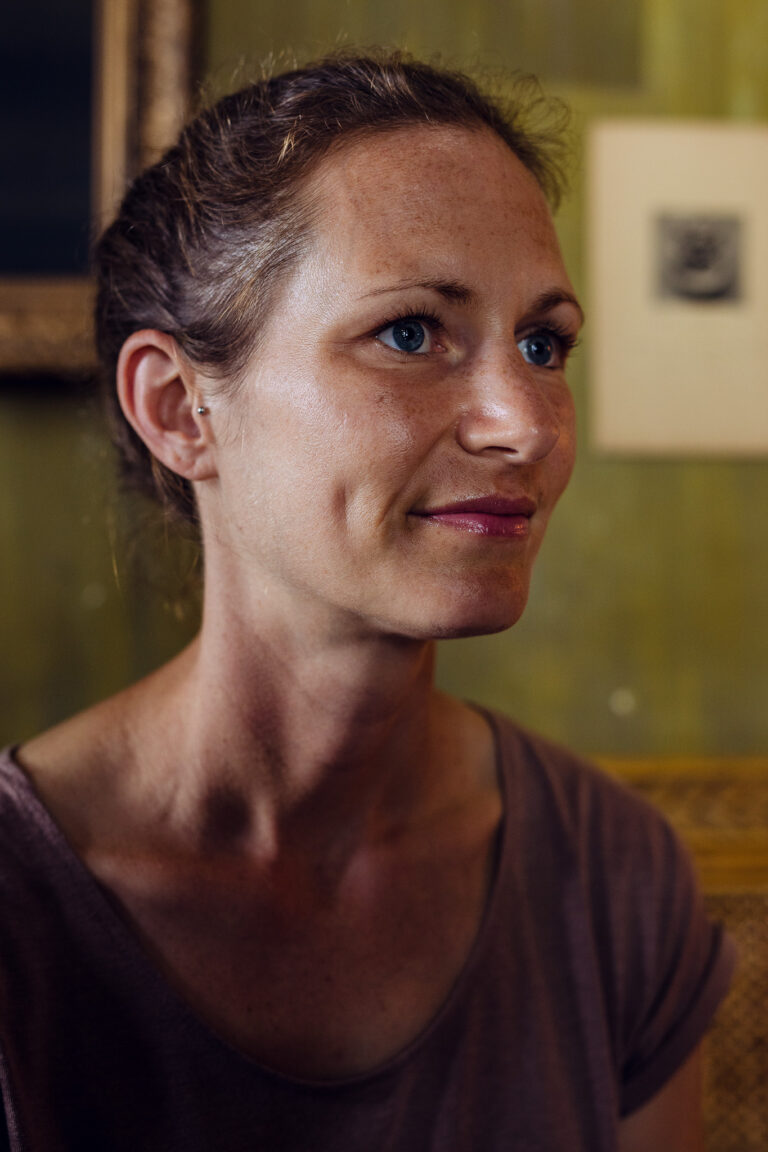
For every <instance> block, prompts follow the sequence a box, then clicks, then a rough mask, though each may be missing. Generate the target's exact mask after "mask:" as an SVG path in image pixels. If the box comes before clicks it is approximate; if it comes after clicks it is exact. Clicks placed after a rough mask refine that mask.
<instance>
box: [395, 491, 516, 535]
mask: <svg viewBox="0 0 768 1152" xmlns="http://www.w3.org/2000/svg"><path fill="white" fill-rule="evenodd" d="M535 511H536V504H535V502H534V501H533V500H531V498H530V497H529V496H518V497H516V498H514V499H512V498H510V497H507V496H497V495H494V496H477V497H474V498H473V499H471V500H460V501H457V502H456V503H455V504H441V505H439V506H437V507H434V508H419V509H417V510H415V511H414V512H413V513H412V515H414V516H418V517H420V518H421V519H423V520H426V521H429V522H431V523H433V524H437V525H441V526H442V527H444V528H453V529H454V530H456V531H459V532H470V533H474V534H475V535H478V536H498V537H501V538H504V539H525V538H526V537H527V536H528V534H529V532H530V519H531V516H532V515H533V514H534V512H535Z"/></svg>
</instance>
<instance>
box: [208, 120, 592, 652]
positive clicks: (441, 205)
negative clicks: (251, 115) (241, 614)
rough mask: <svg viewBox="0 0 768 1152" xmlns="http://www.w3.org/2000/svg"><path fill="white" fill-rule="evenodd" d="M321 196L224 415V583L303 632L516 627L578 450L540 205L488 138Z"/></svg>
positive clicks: (217, 522) (567, 300)
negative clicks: (297, 259) (304, 625)
mask: <svg viewBox="0 0 768 1152" xmlns="http://www.w3.org/2000/svg"><path fill="white" fill-rule="evenodd" d="M309 190H310V194H311V196H312V197H314V198H315V199H316V202H317V203H318V205H319V216H318V219H317V224H316V227H315V229H314V231H313V234H312V237H311V241H310V244H309V247H308V249H307V251H306V254H305V256H304V257H303V259H302V261H301V263H300V264H299V265H298V267H297V268H296V270H295V271H294V273H293V274H292V275H291V277H290V279H289V281H288V282H287V284H286V285H285V287H284V289H283V291H282V293H281V294H280V295H279V296H278V299H277V300H276V303H275V305H274V307H273V310H272V313H271V316H270V318H269V320H268V322H267V325H266V328H265V330H264V333H263V336H262V338H261V340H260V342H259V347H258V350H257V351H256V353H255V354H254V356H253V358H252V361H251V363H250V365H249V367H248V370H247V373H246V377H245V380H244V383H243V386H242V387H241V388H240V389H239V390H238V391H237V392H236V393H235V394H234V396H233V397H232V398H231V399H228V400H226V401H217V402H216V407H215V409H214V410H213V415H212V421H213V424H212V427H213V429H214V432H215V435H216V438H217V445H216V452H217V468H218V477H217V478H216V479H215V480H213V481H212V482H209V483H206V484H202V485H200V486H199V489H200V491H199V497H200V505H201V516H202V520H203V530H204V535H205V542H206V552H207V568H208V570H209V574H211V575H213V577H214V579H216V578H217V576H220V577H221V579H222V581H223V582H224V583H223V584H222V587H224V586H225V587H226V588H227V594H228V595H230V596H232V595H239V596H242V597H245V600H246V601H247V602H250V603H251V604H252V605H253V607H254V608H258V610H259V611H262V612H263V611H264V608H265V606H267V605H271V606H272V607H273V608H274V609H275V610H277V611H283V612H290V613H291V616H292V617H293V618H294V619H295V620H297V621H300V620H301V619H302V615H301V614H302V613H304V614H305V615H304V617H303V618H304V619H305V620H307V621H308V620H309V619H311V616H306V613H314V614H315V615H317V614H318V613H319V614H320V615H319V617H318V618H319V619H320V618H321V619H323V620H325V621H330V620H333V621H335V622H336V623H337V624H338V625H339V626H340V627H342V628H349V627H350V626H351V627H352V628H353V629H354V630H359V629H360V628H362V629H363V630H364V631H366V632H369V631H370V630H374V631H378V632H380V631H382V630H383V631H385V632H389V633H397V634H401V635H405V636H410V637H419V638H427V637H439V636H457V635H468V634H473V633H482V632H492V631H497V630H499V629H502V628H505V627H508V626H509V625H510V624H513V623H514V622H515V620H517V618H518V617H519V615H520V613H521V612H522V610H523V608H524V606H525V601H526V598H527V595H528V585H529V579H530V574H531V567H532V564H533V561H534V558H535V556H536V553H537V551H538V548H539V545H540V543H541V540H542V537H543V535H544V530H545V528H546V525H547V521H548V520H549V516H550V513H551V512H552V509H553V507H554V505H555V503H556V501H557V499H558V497H559V496H560V494H561V493H562V491H563V489H564V488H565V485H566V483H567V481H568V478H569V476H570V473H571V469H572V465H573V454H574V412H573V403H572V399H571V395H570V392H569V390H568V387H567V385H566V382H565V375H564V367H565V360H566V357H567V353H568V350H569V348H570V346H571V345H572V343H573V341H574V340H575V337H576V333H577V331H578V328H579V324H580V320H581V315H580V310H579V308H578V306H577V305H576V303H575V301H574V300H573V290H572V288H571V285H570V282H569V280H568V276H567V274H566V272H565V269H564V267H563V263H562V258H561V255H560V251H559V247H558V243H557V239H556V236H555V232H554V229H553V226H552V222H551V219H550V214H549V211H548V208H547V205H546V203H545V201H544V198H543V196H542V193H541V191H540V189H539V187H538V185H537V184H536V182H535V180H534V179H533V177H532V176H531V175H530V173H529V172H528V171H527V170H526V169H525V168H524V167H523V165H522V164H521V163H520V161H519V160H518V159H517V158H516V157H515V156H514V155H513V154H512V153H511V152H510V151H509V149H508V148H507V147H506V146H505V145H504V144H503V143H502V142H501V141H500V140H499V139H497V138H496V137H495V136H494V135H493V134H492V133H490V132H488V131H484V130H478V131H468V130H465V129H460V128H451V127H435V128H431V127H427V126H424V127H421V126H418V127H408V128H404V129H399V130H396V131H393V132H389V133H384V134H380V135H375V136H371V137H369V138H366V139H364V140H363V141H362V142H357V143H355V144H353V145H351V146H349V147H347V148H346V149H344V150H342V151H340V152H339V153H337V154H335V155H333V156H331V157H330V158H328V159H327V160H326V161H325V162H324V163H323V164H322V165H321V167H320V168H319V170H318V171H317V173H316V174H315V176H314V177H313V179H312V181H311V184H310V189H309Z"/></svg>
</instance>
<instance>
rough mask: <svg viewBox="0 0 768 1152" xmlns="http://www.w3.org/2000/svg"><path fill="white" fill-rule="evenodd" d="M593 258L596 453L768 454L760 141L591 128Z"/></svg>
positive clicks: (767, 179) (724, 130)
mask: <svg viewBox="0 0 768 1152" xmlns="http://www.w3.org/2000/svg"><path fill="white" fill-rule="evenodd" d="M589 247H590V250H589V264H590V333H591V339H590V342H591V345H592V356H591V364H590V387H591V430H592V439H593V443H594V444H595V446H596V447H597V448H599V449H603V450H606V451H613V452H626V453H638V454H648V455H669V456H671V455H681V456H685V455H719V456H725V455H750V456H755V455H762V454H765V453H768V129H766V128H763V127H759V126H752V125H740V124H733V123H728V124H725V123H722V122H721V123H709V122H702V121H675V120H673V121H667V120H652V121H651V120H638V121H632V120H622V121H601V122H598V123H597V124H595V125H594V127H593V129H592V132H591V138H590V148H589Z"/></svg>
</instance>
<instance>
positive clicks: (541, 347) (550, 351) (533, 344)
mask: <svg viewBox="0 0 768 1152" xmlns="http://www.w3.org/2000/svg"><path fill="white" fill-rule="evenodd" d="M517 346H518V348H519V349H520V351H521V352H522V354H523V359H524V360H525V361H526V362H527V363H528V364H533V365H534V366H535V367H536V368H550V367H552V364H553V361H554V360H555V358H556V356H557V353H558V348H557V344H556V341H555V340H554V338H553V337H552V336H551V335H550V334H549V333H548V332H534V333H533V334H532V335H531V336H526V337H524V339H522V340H521V341H520V342H519V344H518V345H517Z"/></svg>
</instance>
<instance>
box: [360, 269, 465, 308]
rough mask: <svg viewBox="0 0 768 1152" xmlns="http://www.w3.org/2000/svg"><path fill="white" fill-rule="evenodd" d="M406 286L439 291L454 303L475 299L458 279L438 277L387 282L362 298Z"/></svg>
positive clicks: (380, 294)
mask: <svg viewBox="0 0 768 1152" xmlns="http://www.w3.org/2000/svg"><path fill="white" fill-rule="evenodd" d="M408 288H426V289H427V290H428V291H430V292H439V293H440V295H441V296H444V297H445V299H446V300H451V301H453V303H454V304H473V303H474V302H475V300H476V299H477V297H476V295H475V293H474V292H473V291H472V289H471V288H468V287H467V286H466V284H460V283H459V282H458V280H443V279H441V278H440V277H436V276H435V277H427V278H426V279H418V278H415V277H414V279H412V280H398V281H397V283H396V284H387V286H386V287H385V288H374V289H373V291H372V292H366V293H365V294H364V295H363V297H362V299H363V300H367V299H368V297H370V296H382V295H383V294H384V293H385V292H403V291H406V290H407V289H408Z"/></svg>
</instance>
